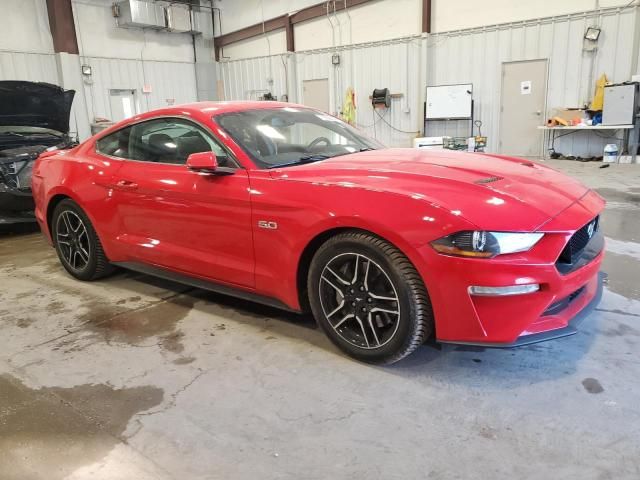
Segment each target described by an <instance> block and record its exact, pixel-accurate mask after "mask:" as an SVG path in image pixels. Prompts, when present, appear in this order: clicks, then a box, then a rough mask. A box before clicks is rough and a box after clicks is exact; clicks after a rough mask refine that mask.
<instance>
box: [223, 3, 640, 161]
mask: <svg viewBox="0 0 640 480" xmlns="http://www.w3.org/2000/svg"><path fill="white" fill-rule="evenodd" d="M637 8H638V7H634V8H626V9H604V10H601V11H600V12H598V13H596V12H590V13H584V14H575V15H565V16H562V17H554V18H547V19H540V20H536V21H528V22H518V23H511V24H505V25H495V26H490V27H482V28H475V29H468V30H460V31H454V32H443V33H437V34H433V35H430V36H429V37H428V39H426V40H424V39H423V40H420V39H417V38H408V39H399V40H397V41H394V42H380V43H376V44H367V45H358V46H355V47H352V48H348V49H338V50H337V51H338V53H339V54H340V55H341V64H340V66H339V67H334V66H333V65H332V64H331V55H332V53H333V50H332V49H327V50H319V51H308V52H297V53H296V54H295V55H292V57H291V58H290V60H289V62H287V61H286V60H284V58H283V57H281V56H273V57H265V58H254V59H244V60H238V61H231V62H225V63H223V64H222V65H221V69H220V70H221V73H220V79H221V80H222V81H223V82H224V93H225V98H226V99H227V100H248V99H255V98H257V96H258V95H259V94H261V93H264V92H265V91H271V92H272V93H273V94H274V95H277V96H278V97H280V95H282V93H285V92H286V78H287V76H288V78H289V90H290V92H289V93H290V95H289V98H290V100H291V101H296V100H297V101H302V87H303V84H302V82H303V81H304V80H312V79H321V78H327V79H329V85H330V95H329V96H330V105H331V110H332V112H331V113H336V112H338V111H339V106H340V104H341V103H342V96H343V95H344V91H345V89H346V88H347V87H348V86H353V87H354V88H355V91H356V96H357V106H358V109H357V112H358V116H357V121H358V124H359V125H360V126H361V127H362V128H364V130H365V131H367V132H368V133H369V134H370V135H372V136H373V135H374V128H373V121H374V117H373V111H372V109H371V107H370V106H369V105H370V104H369V99H368V96H369V95H370V94H371V91H372V90H373V89H374V88H382V87H388V88H390V89H391V91H392V92H393V93H401V94H403V98H402V99H395V100H393V107H392V108H391V109H390V111H389V112H387V113H386V116H385V118H384V120H380V119H377V122H376V124H375V136H377V137H378V138H379V139H380V140H381V141H382V142H383V143H385V144H387V145H389V146H396V145H397V146H410V145H411V139H412V138H413V137H414V136H415V134H411V133H401V132H399V131H398V130H404V131H407V132H409V131H413V130H417V129H419V128H420V129H421V128H422V126H421V125H422V120H421V119H422V115H423V107H422V104H421V101H422V99H421V98H420V97H421V94H422V93H423V92H422V91H421V88H423V87H424V86H423V85H420V74H421V69H426V72H425V76H426V79H425V84H426V85H441V84H455V83H467V82H470V83H473V85H474V99H475V109H476V118H477V119H480V120H482V122H483V134H485V135H488V137H489V146H488V150H490V151H498V140H499V128H500V118H499V112H500V89H501V69H502V63H503V62H509V61H518V60H533V59H540V58H547V59H549V84H548V92H547V108H548V109H549V110H551V109H552V108H556V107H576V106H580V105H583V104H584V103H586V102H589V100H590V99H591V96H592V94H593V90H594V85H595V80H596V78H597V77H598V76H599V75H600V74H601V73H606V74H607V76H608V77H609V79H610V80H611V81H614V82H621V81H626V80H628V79H629V78H630V76H631V74H632V73H635V72H632V71H631V70H632V66H633V58H632V56H633V53H632V52H633V48H632V43H633V37H634V28H636V26H635V19H636V11H637ZM590 25H599V26H600V28H601V29H602V34H601V37H600V41H599V44H598V50H597V51H596V52H584V51H583V36H584V32H585V31H586V29H587V27H588V26H590ZM637 28H640V25H638V26H637ZM421 42H426V45H425V46H424V48H423V49H422V50H421V48H420V44H421ZM421 52H426V54H424V56H423V54H422V53H421ZM285 65H289V67H291V66H293V68H289V69H288V71H287V68H285ZM268 79H272V80H273V83H272V84H270V83H269V82H268ZM385 121H387V122H388V124H390V125H388V124H387V123H385ZM469 132H470V125H469V122H463V121H460V122H454V121H452V122H429V123H428V125H427V135H429V136H441V135H451V136H466V135H468V134H469ZM611 134H612V132H601V133H600V136H599V135H597V134H595V133H586V132H579V133H576V134H573V135H569V136H567V137H566V138H563V139H560V140H559V141H558V142H557V143H556V149H557V150H558V151H565V152H566V153H572V154H573V155H581V156H587V155H596V154H602V148H603V146H604V144H606V143H609V142H611V139H607V138H603V137H602V136H604V135H611ZM540 141H541V142H542V135H541V134H540Z"/></svg>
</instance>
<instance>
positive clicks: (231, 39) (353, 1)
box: [213, 0, 376, 61]
mask: <svg viewBox="0 0 640 480" xmlns="http://www.w3.org/2000/svg"><path fill="white" fill-rule="evenodd" d="M373 1H376V0H346V2H345V0H342V1H341V0H336V2H335V4H334V3H332V4H331V8H329V9H328V13H329V14H332V13H333V12H334V9H333V6H334V5H335V11H336V12H340V11H342V10H345V8H352V7H357V6H358V5H363V4H365V3H369V2H373ZM326 16H327V3H326V2H324V3H319V4H316V5H312V6H310V7H307V8H303V9H302V10H299V11H297V12H295V13H292V14H290V15H286V14H285V15H280V16H279V17H275V18H272V19H270V20H266V21H265V22H264V24H263V23H262V22H261V23H256V24H255V25H251V26H248V27H245V28H241V29H240V30H236V31H234V32H230V33H225V34H224V35H220V36H219V37H216V38H215V39H214V41H213V42H214V46H215V53H216V60H217V61H220V55H221V50H222V48H223V47H225V46H227V45H230V44H232V43H236V42H241V41H242V40H247V39H249V38H253V37H257V36H259V35H263V34H265V33H269V32H273V31H275V30H280V29H281V28H283V29H284V30H285V33H286V37H287V51H288V52H295V42H294V37H293V27H294V25H295V24H297V23H301V22H306V21H307V20H313V19H314V18H320V17H326Z"/></svg>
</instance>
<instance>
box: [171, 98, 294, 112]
mask: <svg viewBox="0 0 640 480" xmlns="http://www.w3.org/2000/svg"><path fill="white" fill-rule="evenodd" d="M285 107H294V108H306V107H304V106H303V105H296V104H295V103H287V102H270V101H233V102H228V101H223V102H193V103H185V104H182V105H176V106H173V107H167V108H163V109H162V110H163V111H164V112H166V111H169V110H173V111H174V112H181V111H185V110H188V111H192V112H194V111H197V112H201V113H208V114H213V115H219V114H221V113H229V112H240V111H243V110H257V109H265V108H285Z"/></svg>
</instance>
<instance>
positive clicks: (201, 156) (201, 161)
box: [187, 152, 218, 173]
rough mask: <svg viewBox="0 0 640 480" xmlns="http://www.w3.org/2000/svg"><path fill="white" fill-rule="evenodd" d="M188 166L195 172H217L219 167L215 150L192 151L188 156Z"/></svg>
mask: <svg viewBox="0 0 640 480" xmlns="http://www.w3.org/2000/svg"><path fill="white" fill-rule="evenodd" d="M187 168H188V169H189V170H193V171H195V172H203V173H215V171H216V170H217V169H218V160H217V159H216V154H215V153H213V152H198V153H192V154H191V155H189V157H188V158H187Z"/></svg>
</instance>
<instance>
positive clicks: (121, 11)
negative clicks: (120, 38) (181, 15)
mask: <svg viewBox="0 0 640 480" xmlns="http://www.w3.org/2000/svg"><path fill="white" fill-rule="evenodd" d="M114 11H115V12H116V15H115V16H116V17H117V19H118V25H119V26H121V27H141V28H157V29H163V28H166V27H167V23H166V19H165V9H164V7H163V6H161V5H158V4H156V3H151V2H143V1H141V0H125V1H124V2H119V3H117V4H116V8H115V10H114Z"/></svg>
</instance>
